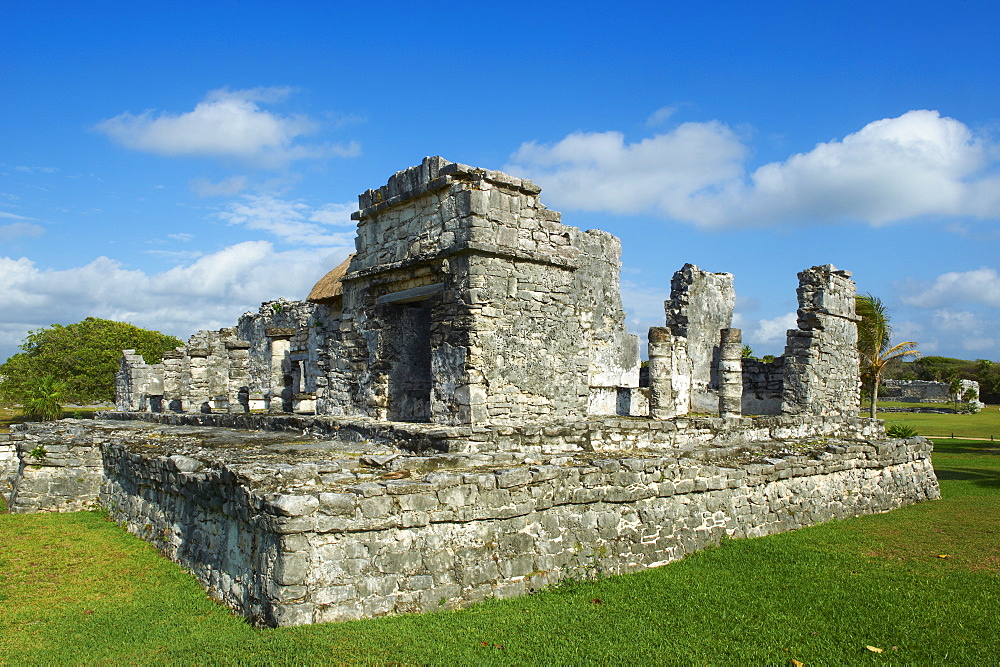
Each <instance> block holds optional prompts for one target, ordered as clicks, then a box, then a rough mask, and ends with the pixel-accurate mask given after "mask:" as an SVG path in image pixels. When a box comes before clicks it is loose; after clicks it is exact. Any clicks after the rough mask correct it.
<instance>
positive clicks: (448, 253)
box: [340, 241, 580, 283]
mask: <svg viewBox="0 0 1000 667" xmlns="http://www.w3.org/2000/svg"><path fill="white" fill-rule="evenodd" d="M460 254H475V255H489V256H491V257H503V258H506V259H513V260H515V261H521V262H531V263H533V264H544V265H547V266H555V267H558V268H561V269H566V270H568V271H576V270H577V269H578V268H579V267H580V262H579V260H578V259H577V254H578V253H575V252H574V253H573V254H572V255H571V256H567V257H560V256H557V255H547V254H545V253H540V252H534V251H530V250H516V249H514V248H508V247H505V246H498V245H496V244H495V243H482V242H478V241H462V242H460V243H455V244H452V245H450V246H448V247H447V248H444V249H443V250H440V251H438V252H435V253H427V254H425V255H418V256H417V257H411V258H409V259H404V260H400V261H398V262H386V263H384V264H378V265H376V266H370V267H367V268H364V269H359V270H357V271H351V272H350V273H346V274H344V277H343V278H341V279H340V282H342V283H348V282H351V281H352V280H361V279H362V278H370V277H372V276H377V275H379V274H381V273H389V272H391V271H401V270H404V269H409V268H412V267H414V266H422V265H425V264H429V263H431V262H436V261H440V260H442V259H446V258H448V257H453V256H455V255H460Z"/></svg>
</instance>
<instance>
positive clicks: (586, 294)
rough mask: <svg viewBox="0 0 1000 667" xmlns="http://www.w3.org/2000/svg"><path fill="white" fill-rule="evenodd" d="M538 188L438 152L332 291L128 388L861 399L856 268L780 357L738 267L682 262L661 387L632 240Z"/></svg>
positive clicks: (788, 409)
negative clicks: (748, 315)
mask: <svg viewBox="0 0 1000 667" xmlns="http://www.w3.org/2000/svg"><path fill="white" fill-rule="evenodd" d="M540 191H541V190H540V188H539V187H538V186H536V185H535V184H533V183H532V182H531V181H529V180H526V179H520V178H516V177H513V176H510V175H508V174H504V173H501V172H497V171H490V170H485V169H476V168H473V167H469V166H467V165H462V164H457V163H451V162H448V161H446V160H444V159H442V158H440V157H432V158H425V159H424V161H423V162H422V163H421V164H420V165H418V166H415V167H411V168H409V169H405V170H403V171H400V172H398V173H396V174H395V175H394V176H392V177H391V178H390V179H389V182H388V183H387V184H386V185H384V186H382V187H380V188H378V189H377V190H368V191H366V192H365V193H363V194H362V195H361V196H360V197H359V208H360V210H359V211H357V212H356V213H355V214H354V216H353V217H354V218H355V219H356V220H358V233H357V238H356V246H357V252H356V253H355V254H354V255H352V257H351V258H349V261H345V263H344V265H342V267H343V268H341V267H338V268H337V269H336V271H337V273H336V275H337V276H339V277H338V278H336V279H334V278H331V279H330V280H331V283H330V284H332V285H336V286H337V287H338V289H337V290H334V292H333V293H331V296H329V297H324V298H323V299H319V300H317V301H316V302H315V303H313V302H298V301H296V302H289V301H285V300H279V301H273V302H268V303H265V304H264V305H263V306H262V307H261V309H260V311H259V312H258V313H247V314H245V315H244V316H243V317H241V318H240V320H239V322H238V323H237V325H236V326H235V327H231V328H227V329H221V330H219V331H217V332H211V331H202V332H198V333H197V334H195V335H194V336H192V338H191V339H190V340H189V341H188V343H187V344H186V345H185V346H183V347H182V348H178V349H177V350H176V351H174V352H170V353H167V354H166V355H164V362H163V364H162V366H157V367H149V366H146V365H145V364H144V363H142V361H141V359H138V358H136V357H135V356H134V355H132V356H131V357H126V358H125V359H124V360H123V362H122V363H123V365H122V370H121V373H120V378H119V380H120V381H119V392H118V396H119V407H120V408H121V409H124V410H139V411H143V410H150V411H157V410H161V409H162V410H164V411H170V412H199V413H218V412H237V413H239V412H259V411H269V412H294V413H300V414H309V413H315V414H321V415H336V416H345V417H367V418H371V419H377V420H388V421H407V422H430V423H434V424H440V425H486V424H516V423H520V422H524V421H533V420H541V419H544V420H552V419H579V418H582V417H584V416H586V415H591V416H626V415H628V416H647V415H652V416H653V417H654V418H656V419H668V418H672V417H676V416H680V415H685V414H688V413H690V412H694V413H700V414H722V415H725V416H727V417H735V416H738V415H739V414H741V413H742V412H743V411H748V412H750V413H753V414H778V413H782V414H800V413H802V414H814V415H846V416H850V415H854V414H856V413H857V407H856V406H855V405H853V402H854V400H855V397H856V396H857V385H858V382H857V363H856V351H855V349H854V346H855V341H856V328H855V315H854V311H853V294H854V285H853V283H852V282H851V281H850V279H849V276H850V274H849V273H848V272H843V271H837V270H836V269H835V268H834V267H832V266H826V267H813V268H812V269H809V270H808V271H805V272H803V273H802V274H800V288H799V301H800V308H799V320H798V327H799V328H798V329H796V330H793V331H791V332H789V341H788V345H787V347H786V354H785V357H783V358H782V359H781V361H780V362H778V363H776V364H774V366H773V367H771V368H767V369H765V368H763V367H753V366H748V365H746V364H743V363H742V362H740V361H739V359H738V358H737V357H736V349H737V347H738V344H737V341H738V340H740V335H741V334H740V332H739V331H738V330H736V329H732V328H731V323H732V315H733V307H734V301H735V294H734V290H733V276H732V275H731V274H728V273H710V272H706V271H702V270H701V269H699V268H698V267H696V266H694V265H691V264H687V265H685V266H684V267H683V268H682V269H681V270H680V271H678V272H677V273H676V274H675V275H674V277H673V279H672V281H671V298H670V300H668V301H666V302H665V304H664V309H665V326H664V327H659V328H656V330H651V331H650V339H649V346H650V347H649V349H650V373H649V377H650V386H649V388H648V389H645V388H642V389H640V387H639V354H638V340H637V338H636V337H635V336H632V335H629V334H628V333H627V331H626V328H625V321H624V320H625V318H624V313H623V310H622V305H621V297H620V293H619V292H620V290H619V268H620V254H621V247H620V242H619V241H618V240H617V239H616V238H614V237H613V236H611V235H610V234H607V233H605V232H601V231H597V230H589V231H581V230H579V229H577V228H575V227H569V226H567V225H564V224H562V223H561V221H560V214H559V213H557V212H555V211H550V210H549V209H547V208H546V207H545V206H544V205H543V204H542V203H541V201H540V200H539V193H540ZM341 271H343V272H342V273H341ZM332 274H333V272H331V275H332ZM310 298H312V297H310ZM724 357H725V358H724ZM741 372H742V376H743V377H740V375H741ZM161 377H162V391H161V394H157V393H156V392H157V391H160V387H159V384H158V383H159V378H161ZM779 385H780V387H779ZM779 391H780V394H781V396H780V400H779V399H778V398H777V396H776V392H779Z"/></svg>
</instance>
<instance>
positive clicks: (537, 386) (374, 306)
mask: <svg viewBox="0 0 1000 667" xmlns="http://www.w3.org/2000/svg"><path fill="white" fill-rule="evenodd" d="M539 192H540V188H538V187H537V186H536V185H534V184H533V183H531V182H530V181H527V180H524V179H520V178H516V177H512V176H509V175H507V174H503V173H501V172H496V171H491V170H484V169H475V168H472V167H469V166H467V165H461V164H455V163H450V162H447V161H445V160H443V159H441V158H437V157H435V158H426V159H425V160H424V161H423V163H422V164H421V165H419V166H417V167H412V168H410V169H407V170H404V171H401V172H398V173H397V174H396V175H394V176H393V177H392V178H390V179H389V182H388V183H387V184H386V185H385V186H383V187H381V188H379V189H378V190H369V191H367V192H366V193H364V194H362V195H361V196H360V197H359V206H360V209H361V210H360V211H358V212H357V213H356V214H355V216H354V217H355V218H356V219H357V220H358V221H359V222H358V237H357V253H356V254H355V256H354V258H353V260H352V262H351V265H350V267H349V269H348V272H347V274H346V275H345V276H344V277H343V279H342V283H343V285H344V298H343V312H342V314H341V327H340V331H339V334H337V335H336V339H337V341H336V347H337V350H336V352H335V353H332V354H331V358H335V359H337V361H336V362H335V364H334V366H335V368H334V369H333V370H331V372H329V374H328V382H329V386H330V387H331V388H334V387H336V388H337V389H336V391H337V393H338V394H339V395H341V396H347V397H349V398H350V400H351V402H352V404H353V405H354V408H353V410H351V411H346V410H345V414H352V413H353V414H359V413H360V414H364V415H367V416H370V417H373V418H378V419H400V420H408V421H432V422H434V423H440V424H484V423H490V422H505V421H509V420H518V419H535V418H539V417H552V416H582V415H584V414H586V413H587V410H588V406H589V405H593V403H592V402H591V400H590V387H591V386H595V387H600V388H603V389H609V388H610V389H611V390H613V391H615V394H616V396H617V388H618V387H637V386H638V365H639V359H638V345H637V341H636V339H635V338H634V337H631V336H629V335H628V334H627V333H626V332H625V327H624V314H623V312H622V309H621V300H620V296H619V295H618V290H617V285H618V267H619V254H620V245H619V243H618V241H617V240H616V239H614V237H612V236H610V235H608V234H605V233H603V232H593V231H591V232H580V230H578V229H576V228H573V227H568V226H566V225H563V224H561V223H560V221H559V218H560V216H559V214H558V213H557V212H555V211H550V210H548V209H547V208H546V207H545V206H544V205H543V204H542V203H541V202H540V201H539V198H538V194H539ZM612 292H613V294H612ZM403 306H409V309H407V308H403ZM420 309H424V312H422V313H421V312H419V310H420ZM407 323H408V324H407ZM421 337H422V339H421ZM422 348H429V353H427V352H426V351H424V350H422ZM425 357H426V358H427V359H429V363H430V371H428V369H427V368H426V365H427V361H426V360H425ZM425 385H427V386H429V390H428V389H427V388H426V387H425ZM399 387H404V388H405V391H400V390H399V389H398V388H399ZM331 390H332V389H331ZM428 391H429V399H425V398H420V399H419V400H420V401H424V402H425V403H429V405H427V406H425V407H423V408H421V407H420V406H419V405H418V404H417V403H418V401H417V400H415V399H413V397H414V396H418V397H423V396H425V395H426V394H427V393H428ZM404 401H409V402H408V403H405V404H403V402H404ZM636 402H637V403H638V402H639V401H638V399H637V401H636ZM622 403H626V404H629V405H630V404H631V402H630V401H622ZM597 405H599V406H600V408H601V409H602V410H604V409H607V410H613V411H617V410H618V406H619V401H618V400H617V398H616V400H615V401H614V402H609V401H599V402H598V403H597ZM612 414H614V412H612Z"/></svg>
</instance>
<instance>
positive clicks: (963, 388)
mask: <svg viewBox="0 0 1000 667" xmlns="http://www.w3.org/2000/svg"><path fill="white" fill-rule="evenodd" d="M950 386H951V383H949V382H934V381H931V380H883V381H882V386H881V387H879V392H878V393H879V396H880V397H882V398H884V399H885V400H889V401H901V402H903V403H951V402H952V401H954V400H955V399H956V397H955V395H954V394H952V393H951V391H950ZM970 390H971V391H972V394H973V395H972V400H973V401H975V402H977V403H979V402H980V401H979V383H978V382H976V381H975V380H959V390H958V400H962V398H963V397H964V396H965V393H966V392H968V391H970Z"/></svg>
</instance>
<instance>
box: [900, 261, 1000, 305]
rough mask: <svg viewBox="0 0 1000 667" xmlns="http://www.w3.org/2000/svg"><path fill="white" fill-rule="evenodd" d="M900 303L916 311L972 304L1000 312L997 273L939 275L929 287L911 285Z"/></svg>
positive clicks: (985, 269)
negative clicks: (916, 308) (999, 310)
mask: <svg viewBox="0 0 1000 667" xmlns="http://www.w3.org/2000/svg"><path fill="white" fill-rule="evenodd" d="M904 289H905V290H906V291H908V292H910V294H908V295H907V296H904V297H903V302H904V303H907V304H909V305H911V306H917V307H919V308H937V307H940V306H946V305H952V304H955V303H971V304H982V305H984V306H991V307H993V308H1000V275H998V274H997V271H996V269H991V268H988V267H985V266H984V267H980V268H978V269H973V270H971V271H955V272H949V273H942V274H941V275H939V276H938V277H937V278H936V279H935V280H934V282H933V283H932V284H930V285H921V284H917V283H910V284H909V285H907V286H905V287H904Z"/></svg>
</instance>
